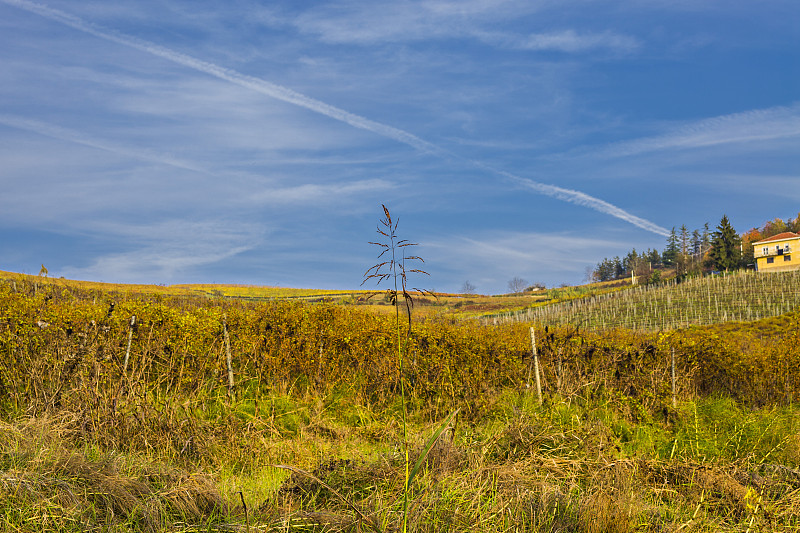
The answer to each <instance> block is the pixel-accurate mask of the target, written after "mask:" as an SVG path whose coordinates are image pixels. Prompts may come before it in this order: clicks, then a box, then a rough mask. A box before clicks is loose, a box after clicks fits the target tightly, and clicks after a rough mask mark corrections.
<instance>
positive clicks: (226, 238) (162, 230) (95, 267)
mask: <svg viewBox="0 0 800 533" xmlns="http://www.w3.org/2000/svg"><path fill="white" fill-rule="evenodd" d="M103 229H104V230H105V231H109V232H111V233H113V234H116V235H117V236H118V238H119V239H124V240H125V241H127V242H129V243H130V244H132V245H133V246H134V247H136V246H137V244H139V245H140V246H138V247H137V248H136V249H135V250H133V251H130V252H120V253H110V254H106V255H103V256H100V257H98V258H97V259H95V260H94V261H93V262H92V263H91V264H90V265H88V266H85V267H74V266H72V267H69V266H68V267H65V268H64V269H63V270H62V272H61V274H62V275H64V276H68V277H71V278H74V279H100V280H102V279H114V280H117V281H120V282H126V283H137V282H148V281H149V282H152V280H153V279H166V280H169V279H172V278H174V277H176V275H179V274H181V273H183V272H185V271H186V270H189V269H192V268H195V267H198V266H202V265H207V264H213V263H216V262H219V261H221V260H224V259H227V258H230V257H233V256H236V255H238V254H240V253H242V252H246V251H248V250H251V249H253V248H255V247H256V246H258V245H259V243H260V241H261V238H262V236H263V233H264V231H263V228H261V227H258V226H257V225H254V224H243V223H235V224H233V223H230V222H227V223H226V222H225V221H220V220H216V221H206V222H186V221H183V220H167V221H162V222H156V223H154V224H148V225H132V224H125V225H117V224H106V225H105V226H104V228H103Z"/></svg>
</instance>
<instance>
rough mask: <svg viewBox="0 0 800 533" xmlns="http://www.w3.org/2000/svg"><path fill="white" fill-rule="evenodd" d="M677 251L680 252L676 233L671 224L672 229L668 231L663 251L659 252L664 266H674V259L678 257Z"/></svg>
mask: <svg viewBox="0 0 800 533" xmlns="http://www.w3.org/2000/svg"><path fill="white" fill-rule="evenodd" d="M678 253H680V249H679V248H678V234H677V233H675V226H672V230H671V231H670V232H669V237H667V247H666V248H664V253H663V254H661V259H662V261H663V262H664V266H668V267H671V266H675V261H676V260H677V259H678Z"/></svg>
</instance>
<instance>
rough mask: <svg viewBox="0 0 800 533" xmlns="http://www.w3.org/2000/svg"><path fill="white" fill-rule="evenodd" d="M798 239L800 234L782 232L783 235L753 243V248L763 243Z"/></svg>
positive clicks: (779, 234)
mask: <svg viewBox="0 0 800 533" xmlns="http://www.w3.org/2000/svg"><path fill="white" fill-rule="evenodd" d="M799 237H800V233H792V232H791V231H784V232H783V233H778V234H777V235H773V236H772V237H769V238H766V239H764V240H761V241H758V242H754V243H753V246H755V245H756V244H761V243H764V242H772V241H782V240H784V239H796V238H799Z"/></svg>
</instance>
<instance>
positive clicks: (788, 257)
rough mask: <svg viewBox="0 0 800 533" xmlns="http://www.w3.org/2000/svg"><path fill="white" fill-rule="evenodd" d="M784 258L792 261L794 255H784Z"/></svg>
mask: <svg viewBox="0 0 800 533" xmlns="http://www.w3.org/2000/svg"><path fill="white" fill-rule="evenodd" d="M783 260H784V261H791V260H792V256H791V255H784V256H783Z"/></svg>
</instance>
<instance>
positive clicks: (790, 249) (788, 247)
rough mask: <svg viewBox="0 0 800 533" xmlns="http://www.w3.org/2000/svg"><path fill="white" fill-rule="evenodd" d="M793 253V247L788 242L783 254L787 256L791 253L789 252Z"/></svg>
mask: <svg viewBox="0 0 800 533" xmlns="http://www.w3.org/2000/svg"><path fill="white" fill-rule="evenodd" d="M791 251H792V247H791V246H789V243H788V242H787V243H786V244H784V245H783V253H785V254H788V253H789V252H791Z"/></svg>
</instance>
